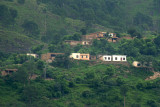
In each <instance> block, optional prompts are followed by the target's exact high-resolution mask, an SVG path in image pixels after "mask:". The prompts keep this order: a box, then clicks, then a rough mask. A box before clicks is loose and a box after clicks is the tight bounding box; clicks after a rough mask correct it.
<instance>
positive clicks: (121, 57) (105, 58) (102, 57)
mask: <svg viewBox="0 0 160 107" xmlns="http://www.w3.org/2000/svg"><path fill="white" fill-rule="evenodd" d="M98 59H99V60H102V61H119V62H125V61H127V58H126V55H98Z"/></svg>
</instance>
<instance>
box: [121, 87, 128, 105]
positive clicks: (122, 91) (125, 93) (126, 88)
mask: <svg viewBox="0 0 160 107" xmlns="http://www.w3.org/2000/svg"><path fill="white" fill-rule="evenodd" d="M120 89H121V94H122V95H123V96H124V107H125V105H126V104H125V103H126V99H125V97H126V95H127V92H128V86H127V85H122V86H121V88H120Z"/></svg>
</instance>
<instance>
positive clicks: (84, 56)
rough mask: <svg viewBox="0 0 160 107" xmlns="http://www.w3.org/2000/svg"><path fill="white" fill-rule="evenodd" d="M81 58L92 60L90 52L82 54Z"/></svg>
mask: <svg viewBox="0 0 160 107" xmlns="http://www.w3.org/2000/svg"><path fill="white" fill-rule="evenodd" d="M80 60H90V55H89V54H80Z"/></svg>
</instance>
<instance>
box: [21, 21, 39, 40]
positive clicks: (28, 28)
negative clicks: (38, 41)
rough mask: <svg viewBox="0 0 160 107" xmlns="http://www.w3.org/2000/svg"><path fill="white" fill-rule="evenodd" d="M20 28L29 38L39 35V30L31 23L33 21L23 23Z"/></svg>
mask: <svg viewBox="0 0 160 107" xmlns="http://www.w3.org/2000/svg"><path fill="white" fill-rule="evenodd" d="M22 27H23V29H24V32H25V33H26V34H27V35H28V36H29V37H34V38H36V37H38V35H39V28H38V25H37V24H36V23H35V22H33V21H28V20H26V21H24V23H23V24H22Z"/></svg>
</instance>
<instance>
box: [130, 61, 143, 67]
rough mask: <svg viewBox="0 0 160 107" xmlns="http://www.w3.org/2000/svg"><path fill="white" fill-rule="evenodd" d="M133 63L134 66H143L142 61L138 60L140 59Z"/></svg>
mask: <svg viewBox="0 0 160 107" xmlns="http://www.w3.org/2000/svg"><path fill="white" fill-rule="evenodd" d="M132 65H133V66H134V67H141V66H142V65H141V63H140V62H138V61H134V62H133V63H132Z"/></svg>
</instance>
